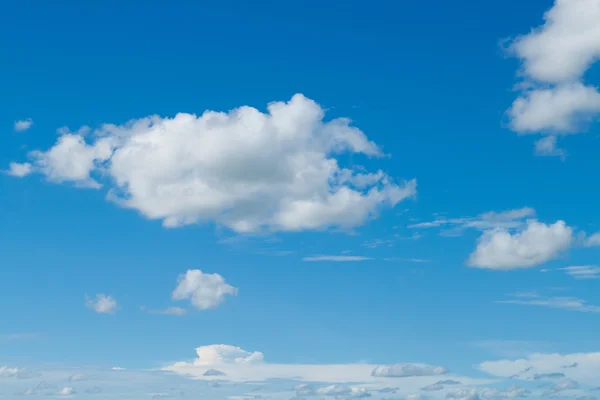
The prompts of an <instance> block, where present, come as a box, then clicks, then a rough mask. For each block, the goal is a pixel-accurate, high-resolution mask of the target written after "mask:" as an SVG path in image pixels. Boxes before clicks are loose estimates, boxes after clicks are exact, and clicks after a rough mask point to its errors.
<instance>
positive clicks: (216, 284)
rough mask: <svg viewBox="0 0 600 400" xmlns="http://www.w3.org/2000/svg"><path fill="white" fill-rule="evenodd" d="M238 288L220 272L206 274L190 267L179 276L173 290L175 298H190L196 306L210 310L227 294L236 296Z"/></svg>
mask: <svg viewBox="0 0 600 400" xmlns="http://www.w3.org/2000/svg"><path fill="white" fill-rule="evenodd" d="M237 293H238V289H237V288H235V287H233V286H231V285H229V284H228V283H227V282H225V279H223V277H222V276H221V275H219V274H206V273H204V272H202V271H200V270H199V269H190V270H188V271H187V272H186V273H185V274H182V275H180V276H179V279H178V283H177V287H176V288H175V290H174V291H173V294H172V298H173V300H185V299H190V300H191V303H192V305H193V306H194V307H196V308H197V309H199V310H208V309H210V308H215V307H218V306H219V305H220V304H221V303H223V301H225V296H236V295H237Z"/></svg>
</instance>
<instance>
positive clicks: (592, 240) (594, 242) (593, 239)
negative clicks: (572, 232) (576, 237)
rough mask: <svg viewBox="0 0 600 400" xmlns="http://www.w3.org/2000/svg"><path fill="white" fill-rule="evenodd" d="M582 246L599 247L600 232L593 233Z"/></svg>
mask: <svg viewBox="0 0 600 400" xmlns="http://www.w3.org/2000/svg"><path fill="white" fill-rule="evenodd" d="M584 245H585V246H586V247H598V246H600V232H597V233H594V234H593V235H591V236H590V237H588V238H586V239H585V242H584Z"/></svg>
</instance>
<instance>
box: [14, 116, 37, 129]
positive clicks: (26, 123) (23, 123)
mask: <svg viewBox="0 0 600 400" xmlns="http://www.w3.org/2000/svg"><path fill="white" fill-rule="evenodd" d="M32 126H33V120H32V119H31V118H27V119H21V120H18V121H15V123H14V125H13V129H14V130H15V132H25V131H26V130H29V129H30V128H31V127H32Z"/></svg>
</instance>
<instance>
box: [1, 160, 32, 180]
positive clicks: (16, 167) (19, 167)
mask: <svg viewBox="0 0 600 400" xmlns="http://www.w3.org/2000/svg"><path fill="white" fill-rule="evenodd" d="M32 172H33V166H32V165H31V164H30V163H22V164H21V163H15V162H11V163H10V164H8V171H6V173H7V174H8V175H11V176H16V177H17V178H22V177H24V176H27V175H29V174H31V173H32Z"/></svg>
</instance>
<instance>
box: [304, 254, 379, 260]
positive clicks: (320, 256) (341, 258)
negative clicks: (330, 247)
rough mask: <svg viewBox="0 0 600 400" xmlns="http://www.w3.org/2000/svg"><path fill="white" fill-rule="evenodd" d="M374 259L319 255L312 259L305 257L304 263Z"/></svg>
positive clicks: (368, 258)
mask: <svg viewBox="0 0 600 400" xmlns="http://www.w3.org/2000/svg"><path fill="white" fill-rule="evenodd" d="M370 260H372V258H370V257H362V256H325V255H318V256H312V257H304V258H303V259H302V261H311V262H317V261H332V262H355V261H370Z"/></svg>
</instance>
